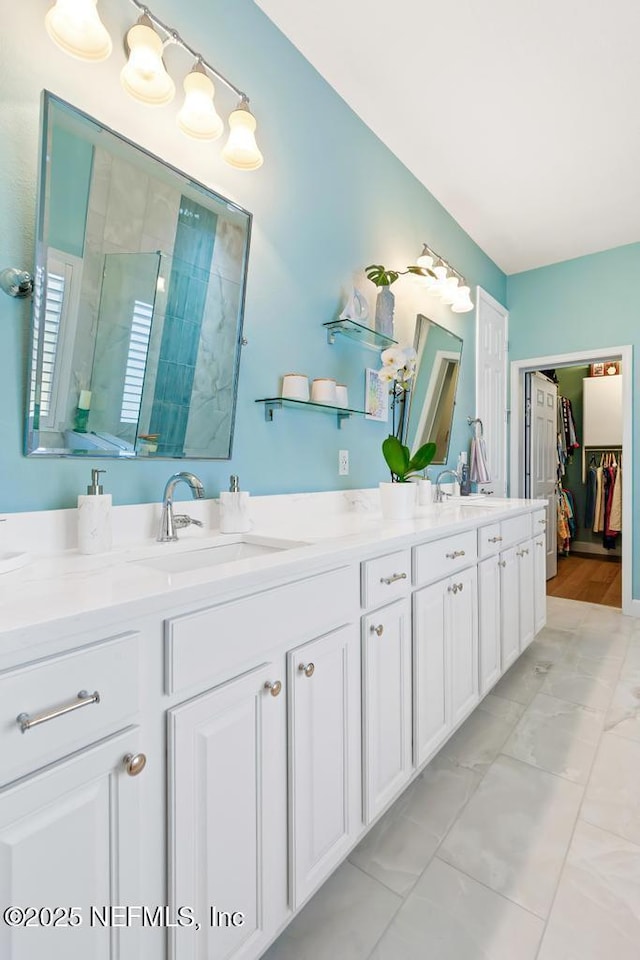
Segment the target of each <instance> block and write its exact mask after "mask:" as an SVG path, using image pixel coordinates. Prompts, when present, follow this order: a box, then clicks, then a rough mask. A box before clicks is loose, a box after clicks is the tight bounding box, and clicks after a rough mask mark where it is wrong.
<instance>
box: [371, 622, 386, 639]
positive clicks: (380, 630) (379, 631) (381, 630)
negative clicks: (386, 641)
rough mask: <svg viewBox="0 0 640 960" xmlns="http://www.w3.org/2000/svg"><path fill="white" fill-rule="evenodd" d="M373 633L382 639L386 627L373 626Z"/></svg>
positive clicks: (380, 624)
mask: <svg viewBox="0 0 640 960" xmlns="http://www.w3.org/2000/svg"><path fill="white" fill-rule="evenodd" d="M371 633H377V634H378V636H379V637H381V636H382V634H383V633H384V625H383V624H382V623H379V624H378V626H377V627H374V625H373V624H371Z"/></svg>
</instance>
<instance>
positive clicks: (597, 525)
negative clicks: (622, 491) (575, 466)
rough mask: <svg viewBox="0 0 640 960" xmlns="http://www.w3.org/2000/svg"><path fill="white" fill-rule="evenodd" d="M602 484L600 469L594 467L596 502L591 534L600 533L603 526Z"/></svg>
mask: <svg viewBox="0 0 640 960" xmlns="http://www.w3.org/2000/svg"><path fill="white" fill-rule="evenodd" d="M603 493H604V482H603V479H602V467H596V501H595V507H594V512H593V532H594V533H601V532H602V529H603V525H604V496H603Z"/></svg>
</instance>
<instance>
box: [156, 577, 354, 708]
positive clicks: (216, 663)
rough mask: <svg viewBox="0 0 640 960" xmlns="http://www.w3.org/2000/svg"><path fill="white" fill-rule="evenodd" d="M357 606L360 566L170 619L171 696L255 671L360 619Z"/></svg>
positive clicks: (167, 645)
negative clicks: (282, 652)
mask: <svg viewBox="0 0 640 960" xmlns="http://www.w3.org/2000/svg"><path fill="white" fill-rule="evenodd" d="M357 605H358V581H357V567H355V566H353V567H340V568H339V569H338V570H331V571H330V572H329V573H322V574H319V575H318V576H315V577H307V578H306V579H304V580H296V581H295V583H288V584H286V585H285V586H282V587H274V588H273V589H272V590H265V591H263V592H262V593H254V594H251V595H250V596H247V597H242V598H240V599H239V600H233V601H232V602H230V603H221V604H218V605H217V606H215V607H206V608H205V609H204V610H197V611H196V612H195V613H188V614H185V615H184V616H180V617H173V618H172V619H171V620H165V650H166V680H165V685H166V690H167V693H175V692H176V691H178V690H184V689H186V688H188V687H193V686H196V685H198V686H201V687H204V686H211V685H212V684H213V683H218V682H220V681H222V680H225V679H227V678H229V677H230V676H233V675H234V674H239V673H242V672H243V671H245V670H250V669H251V668H252V667H255V665H256V663H260V662H261V660H263V659H264V656H265V654H266V652H267V651H269V650H273V649H274V648H276V647H285V646H292V645H293V644H296V643H300V642H301V641H303V640H305V639H307V638H309V637H312V636H317V634H319V633H325V632H326V631H328V630H331V629H332V628H334V627H338V626H342V625H343V624H345V623H348V622H349V621H352V620H354V619H355V616H356V614H357V612H358V609H357Z"/></svg>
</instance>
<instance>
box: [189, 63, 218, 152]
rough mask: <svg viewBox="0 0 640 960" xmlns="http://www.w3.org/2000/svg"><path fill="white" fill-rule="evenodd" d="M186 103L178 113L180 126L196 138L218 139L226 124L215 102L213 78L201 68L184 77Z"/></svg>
mask: <svg viewBox="0 0 640 960" xmlns="http://www.w3.org/2000/svg"><path fill="white" fill-rule="evenodd" d="M184 93H185V97H184V103H183V105H182V109H181V110H180V112H179V113H178V126H179V127H180V129H181V130H182V132H183V133H186V135H187V136H188V137H193V138H194V139H195V140H217V139H218V137H219V136H221V135H222V131H223V130H224V124H223V122H222V120H221V119H220V117H219V116H218V114H217V112H216V108H215V106H214V103H213V97H214V93H215V88H214V86H213V83H212V81H211V79H210V78H209V77H208V76H207V75H206V73H204V72H203V71H202V70H200V69H195V70H192V71H191V73H189V74H187V76H186V77H185V78H184Z"/></svg>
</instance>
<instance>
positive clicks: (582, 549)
mask: <svg viewBox="0 0 640 960" xmlns="http://www.w3.org/2000/svg"><path fill="white" fill-rule="evenodd" d="M571 553H589V554H593V555H594V556H597V557H622V548H621V547H616V548H615V550H605V548H604V547H602V546H601V545H600V544H599V543H591V541H589V540H572V541H571Z"/></svg>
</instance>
